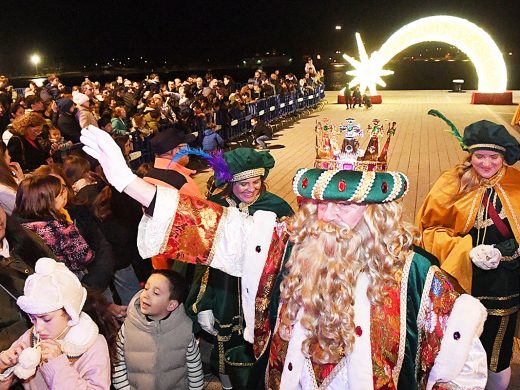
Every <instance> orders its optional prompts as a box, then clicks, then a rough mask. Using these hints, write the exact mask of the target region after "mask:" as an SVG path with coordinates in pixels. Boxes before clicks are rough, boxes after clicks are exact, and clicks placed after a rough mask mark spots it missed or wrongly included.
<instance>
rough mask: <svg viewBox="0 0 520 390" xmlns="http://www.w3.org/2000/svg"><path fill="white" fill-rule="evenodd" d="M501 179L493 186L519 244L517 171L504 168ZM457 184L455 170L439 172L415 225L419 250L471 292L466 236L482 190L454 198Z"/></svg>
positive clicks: (468, 239)
mask: <svg viewBox="0 0 520 390" xmlns="http://www.w3.org/2000/svg"><path fill="white" fill-rule="evenodd" d="M504 170H505V172H504V174H503V176H502V177H501V178H500V179H499V180H498V181H497V182H496V183H495V184H494V185H493V187H494V189H495V190H496V192H497V194H498V197H499V198H500V201H501V203H502V207H503V210H504V211H505V214H506V216H507V218H508V220H509V223H510V224H511V229H512V230H513V234H514V237H515V239H516V240H517V241H518V242H520V171H518V170H517V169H515V168H512V167H504ZM459 186H460V181H459V178H458V176H457V173H456V171H455V168H453V169H451V170H449V171H447V172H445V173H443V174H442V175H441V177H440V178H439V179H438V180H437V182H436V183H435V184H434V185H433V187H432V189H431V190H430V192H429V193H428V195H427V196H426V199H425V200H424V203H423V205H422V207H421V209H420V210H419V212H418V214H417V218H416V223H417V226H418V227H419V229H420V230H421V232H422V247H423V248H424V249H426V250H427V251H428V252H430V253H432V254H434V255H435V256H437V258H438V259H439V261H440V263H441V267H442V268H443V269H444V270H445V271H446V272H448V273H449V274H451V275H452V276H454V277H455V278H456V279H457V280H458V281H459V283H460V285H461V286H462V288H464V290H466V291H467V292H468V293H471V281H472V265H471V259H470V257H469V251H470V250H471V248H472V246H473V242H472V238H471V236H470V235H469V234H468V233H469V231H470V230H471V228H472V227H473V224H474V223H475V219H476V216H477V212H478V209H479V206H480V204H481V203H482V197H483V196H484V191H485V189H486V187H484V186H480V187H479V188H477V189H476V190H474V191H471V192H469V193H467V194H465V195H463V196H456V195H455V194H457V192H458V190H459Z"/></svg>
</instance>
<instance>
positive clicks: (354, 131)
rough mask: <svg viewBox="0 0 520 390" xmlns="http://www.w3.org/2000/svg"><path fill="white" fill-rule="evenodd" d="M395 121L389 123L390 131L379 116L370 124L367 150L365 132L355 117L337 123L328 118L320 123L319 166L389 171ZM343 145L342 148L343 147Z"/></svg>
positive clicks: (317, 166)
mask: <svg viewBox="0 0 520 390" xmlns="http://www.w3.org/2000/svg"><path fill="white" fill-rule="evenodd" d="M395 125H396V123H395V122H391V123H390V122H388V123H387V128H386V131H385V129H384V127H385V126H384V124H383V123H381V121H380V120H379V119H374V120H372V124H371V125H368V126H367V132H366V133H367V135H368V136H369V140H368V145H367V147H366V149H364V150H363V149H361V148H360V147H359V145H360V140H361V139H362V138H363V136H364V135H365V134H364V132H363V130H362V129H361V126H360V125H359V124H357V123H356V121H355V120H354V119H353V118H347V120H346V122H345V123H342V124H340V125H339V126H335V125H334V124H331V123H329V120H328V119H327V118H324V119H323V121H317V122H316V128H315V131H316V161H315V163H314V167H315V168H321V169H344V170H349V171H386V170H387V161H386V159H387V154H388V146H389V145H390V139H391V137H392V136H393V135H394V134H395V130H396V128H395ZM385 133H386V136H387V138H386V142H385V143H384V145H383V147H382V148H381V150H380V148H379V139H380V138H383V137H384V136H385ZM340 145H341V147H340Z"/></svg>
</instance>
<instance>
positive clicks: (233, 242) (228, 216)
mask: <svg viewBox="0 0 520 390" xmlns="http://www.w3.org/2000/svg"><path fill="white" fill-rule="evenodd" d="M225 210H226V212H224V214H223V215H222V218H221V220H220V222H219V225H218V228H217V232H216V236H215V241H214V242H213V248H211V251H212V253H213V258H211V259H210V261H211V262H210V264H209V266H210V267H212V268H216V269H219V270H221V271H222V272H225V273H227V274H229V275H232V276H237V277H241V276H242V268H243V262H244V259H245V257H244V253H245V251H246V245H247V238H248V237H249V236H250V234H251V231H252V229H253V223H254V222H253V218H252V217H249V216H248V215H247V214H244V213H242V212H240V210H239V209H237V208H235V207H228V208H226V209H225Z"/></svg>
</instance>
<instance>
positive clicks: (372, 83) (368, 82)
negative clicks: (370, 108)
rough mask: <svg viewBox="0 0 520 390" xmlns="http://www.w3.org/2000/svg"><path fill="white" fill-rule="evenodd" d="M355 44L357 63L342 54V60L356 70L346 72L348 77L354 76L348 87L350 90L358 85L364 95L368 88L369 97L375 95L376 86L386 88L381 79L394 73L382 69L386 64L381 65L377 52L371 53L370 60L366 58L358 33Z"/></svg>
mask: <svg viewBox="0 0 520 390" xmlns="http://www.w3.org/2000/svg"><path fill="white" fill-rule="evenodd" d="M356 42H357V47H358V52H359V61H358V60H356V59H354V58H352V57H350V56H348V55H347V54H343V58H345V59H346V60H347V61H348V62H349V63H350V65H352V66H353V67H354V68H356V69H355V70H350V71H348V72H346V73H347V74H348V75H349V76H354V79H353V80H352V81H351V82H350V83H349V84H348V85H349V87H351V88H352V87H355V86H356V85H358V84H359V91H360V92H361V94H363V93H365V91H366V89H367V87H368V90H369V91H370V94H371V95H377V90H376V84H378V85H380V86H382V87H386V83H385V82H384V81H383V79H382V78H381V77H382V76H388V75H391V74H394V72H393V71H392V70H385V69H383V66H385V64H386V63H383V61H382V60H381V59H380V56H379V55H378V53H377V52H373V53H372V55H371V56H370V58H369V57H368V54H367V51H366V49H365V45H364V43H363V41H362V40H361V35H360V34H359V33H356Z"/></svg>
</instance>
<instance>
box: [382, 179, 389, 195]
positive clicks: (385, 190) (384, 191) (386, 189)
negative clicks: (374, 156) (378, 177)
mask: <svg viewBox="0 0 520 390" xmlns="http://www.w3.org/2000/svg"><path fill="white" fill-rule="evenodd" d="M381 191H383V194H386V193H387V192H388V183H387V182H386V181H384V182H383V184H381Z"/></svg>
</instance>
